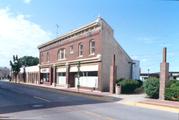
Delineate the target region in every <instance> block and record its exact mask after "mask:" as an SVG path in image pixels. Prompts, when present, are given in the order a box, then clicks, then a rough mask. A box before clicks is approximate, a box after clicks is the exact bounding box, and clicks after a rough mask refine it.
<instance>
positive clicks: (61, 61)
mask: <svg viewBox="0 0 179 120" xmlns="http://www.w3.org/2000/svg"><path fill="white" fill-rule="evenodd" d="M38 49H39V55H40V56H39V58H40V66H39V67H40V69H39V73H40V83H41V84H48V85H54V86H62V87H77V86H79V87H81V88H89V89H95V90H99V91H108V90H109V82H110V66H111V65H112V58H113V56H115V59H116V60H115V61H116V63H115V64H116V66H117V73H116V77H117V79H119V78H125V79H130V78H131V77H132V74H133V72H134V70H131V69H132V67H131V64H130V63H131V62H133V60H132V59H131V58H130V57H129V56H128V54H127V53H126V52H125V51H124V49H123V48H122V47H121V46H120V45H119V44H118V42H117V41H116V40H115V38H114V35H113V30H112V28H111V27H110V26H109V25H108V24H107V23H106V22H105V21H104V20H103V19H102V18H100V17H99V18H97V20H95V21H94V22H92V23H90V24H88V25H85V26H83V27H81V28H78V29H76V30H73V31H71V32H69V33H67V34H64V35H62V36H60V37H58V38H56V39H54V40H52V41H49V42H47V43H44V44H42V45H40V46H38ZM136 74H137V73H136Z"/></svg>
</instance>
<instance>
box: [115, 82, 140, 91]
mask: <svg viewBox="0 0 179 120" xmlns="http://www.w3.org/2000/svg"><path fill="white" fill-rule="evenodd" d="M117 84H118V85H120V86H121V92H122V93H126V94H129V93H134V91H135V89H136V88H138V86H139V82H138V81H137V80H122V81H119V82H118V83H117Z"/></svg>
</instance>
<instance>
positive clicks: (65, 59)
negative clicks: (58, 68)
mask: <svg viewBox="0 0 179 120" xmlns="http://www.w3.org/2000/svg"><path fill="white" fill-rule="evenodd" d="M64 60H66V58H64V59H58V61H64Z"/></svg>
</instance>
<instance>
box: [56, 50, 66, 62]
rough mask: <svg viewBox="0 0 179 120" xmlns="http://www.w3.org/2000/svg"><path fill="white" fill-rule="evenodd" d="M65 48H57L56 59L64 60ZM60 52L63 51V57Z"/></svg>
mask: <svg viewBox="0 0 179 120" xmlns="http://www.w3.org/2000/svg"><path fill="white" fill-rule="evenodd" d="M65 51H66V50H65V48H61V49H59V50H58V53H57V59H58V60H64V59H66V53H65ZM62 53H63V58H62Z"/></svg>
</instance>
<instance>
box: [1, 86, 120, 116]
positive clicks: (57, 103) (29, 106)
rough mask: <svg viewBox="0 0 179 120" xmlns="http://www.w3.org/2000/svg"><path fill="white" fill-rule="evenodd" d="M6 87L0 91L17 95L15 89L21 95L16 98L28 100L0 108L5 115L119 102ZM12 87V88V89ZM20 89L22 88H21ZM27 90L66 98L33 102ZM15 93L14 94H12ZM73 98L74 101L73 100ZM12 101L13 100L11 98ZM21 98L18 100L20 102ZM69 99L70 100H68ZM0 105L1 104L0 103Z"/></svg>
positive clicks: (43, 89) (113, 99)
mask: <svg viewBox="0 0 179 120" xmlns="http://www.w3.org/2000/svg"><path fill="white" fill-rule="evenodd" d="M6 84H8V85H7V86H10V88H5V87H3V88H2V84H0V90H1V89H6V91H9V92H11V93H12V94H15V95H16V94H17V93H18V91H15V89H18V90H21V89H22V90H21V92H22V91H23V90H24V91H23V92H22V93H20V95H18V94H19V93H18V94H17V97H18V96H21V97H22V99H23V97H26V100H27V99H29V101H28V103H24V104H23V103H22V104H18V105H16V104H14V105H7V106H0V114H5V113H13V112H21V111H28V110H37V109H45V108H53V107H64V106H76V105H86V104H99V103H107V102H115V101H119V100H121V99H120V98H115V97H109V96H103V97H95V96H89V95H78V93H69V92H62V91H59V90H52V89H45V88H37V87H33V86H26V85H20V84H18V85H17V84H12V85H11V83H6ZM12 86H13V87H12ZM21 87H22V88H21ZM27 89H28V92H29V91H30V92H34V91H33V90H35V91H37V92H39V91H41V92H42V93H43V95H44V96H45V97H47V94H49V96H48V97H49V99H50V97H51V96H50V94H55V95H54V96H55V97H56V96H57V97H64V96H65V97H67V99H65V100H54V101H50V102H48V101H46V102H45V101H43V102H42V101H38V102H35V103H34V102H33V100H34V98H33V99H32V96H33V94H30V93H28V92H27V93H26V91H27ZM13 92H15V93H13ZM73 98H74V99H73ZM11 99H14V98H11ZM20 99H21V98H19V100H20ZM70 99H71V100H70ZM0 101H1V100H0ZM0 104H1V103H0ZM0 119H1V118H0Z"/></svg>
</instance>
